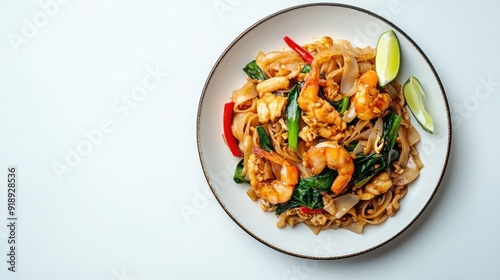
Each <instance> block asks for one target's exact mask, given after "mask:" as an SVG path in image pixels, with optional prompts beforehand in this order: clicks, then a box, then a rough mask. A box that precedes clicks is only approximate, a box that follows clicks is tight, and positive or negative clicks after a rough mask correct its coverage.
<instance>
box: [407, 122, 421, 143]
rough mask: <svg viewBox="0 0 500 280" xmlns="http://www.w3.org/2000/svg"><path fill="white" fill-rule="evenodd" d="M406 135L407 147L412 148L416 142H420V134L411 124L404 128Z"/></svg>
mask: <svg viewBox="0 0 500 280" xmlns="http://www.w3.org/2000/svg"><path fill="white" fill-rule="evenodd" d="M406 134H407V137H408V145H410V146H413V145H415V144H416V143H417V142H418V141H420V134H419V133H418V131H417V130H416V129H415V127H414V126H413V125H411V124H409V125H408V127H407V128H406Z"/></svg>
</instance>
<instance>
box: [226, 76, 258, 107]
mask: <svg viewBox="0 0 500 280" xmlns="http://www.w3.org/2000/svg"><path fill="white" fill-rule="evenodd" d="M258 96H259V93H258V92H257V89H256V86H255V84H254V83H253V82H252V81H247V82H246V83H245V84H244V85H243V86H242V87H241V88H239V89H237V90H234V91H233V97H232V99H233V101H234V103H235V108H236V110H235V111H236V112H241V111H242V110H239V107H247V106H248V105H246V104H248V103H249V101H251V100H252V99H254V98H256V97H258ZM245 105H246V106H245ZM243 111H244V110H243Z"/></svg>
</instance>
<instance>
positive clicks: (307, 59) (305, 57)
mask: <svg viewBox="0 0 500 280" xmlns="http://www.w3.org/2000/svg"><path fill="white" fill-rule="evenodd" d="M283 39H284V40H285V43H286V44H287V45H288V46H289V47H290V48H291V49H292V50H294V51H295V52H296V53H297V54H298V55H299V56H300V57H301V58H302V59H303V60H304V61H305V62H306V63H308V64H311V63H312V61H313V59H314V57H313V56H312V54H310V53H309V52H308V51H306V50H305V49H304V48H303V47H301V46H299V44H297V43H295V42H294V41H293V40H292V39H290V37H288V36H285V37H284V38H283Z"/></svg>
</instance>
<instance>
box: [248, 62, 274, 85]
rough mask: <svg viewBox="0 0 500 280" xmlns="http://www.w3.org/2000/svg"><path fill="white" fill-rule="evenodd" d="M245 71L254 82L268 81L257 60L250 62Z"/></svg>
mask: <svg viewBox="0 0 500 280" xmlns="http://www.w3.org/2000/svg"><path fill="white" fill-rule="evenodd" d="M243 71H245V73H247V75H248V76H249V77H250V78H251V79H254V80H261V81H263V80H267V79H268V78H267V76H266V74H264V71H262V69H260V67H259V65H257V61H255V60H252V61H250V62H249V63H248V64H247V65H246V66H245V68H243Z"/></svg>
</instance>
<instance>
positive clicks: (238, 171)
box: [233, 159, 250, 184]
mask: <svg viewBox="0 0 500 280" xmlns="http://www.w3.org/2000/svg"><path fill="white" fill-rule="evenodd" d="M242 171H243V159H241V160H240V162H238V164H237V165H236V168H235V170H234V175H233V180H234V181H235V182H236V183H238V184H243V183H247V184H249V183H250V182H249V181H248V180H246V179H245V177H244V176H243V175H242Z"/></svg>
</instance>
